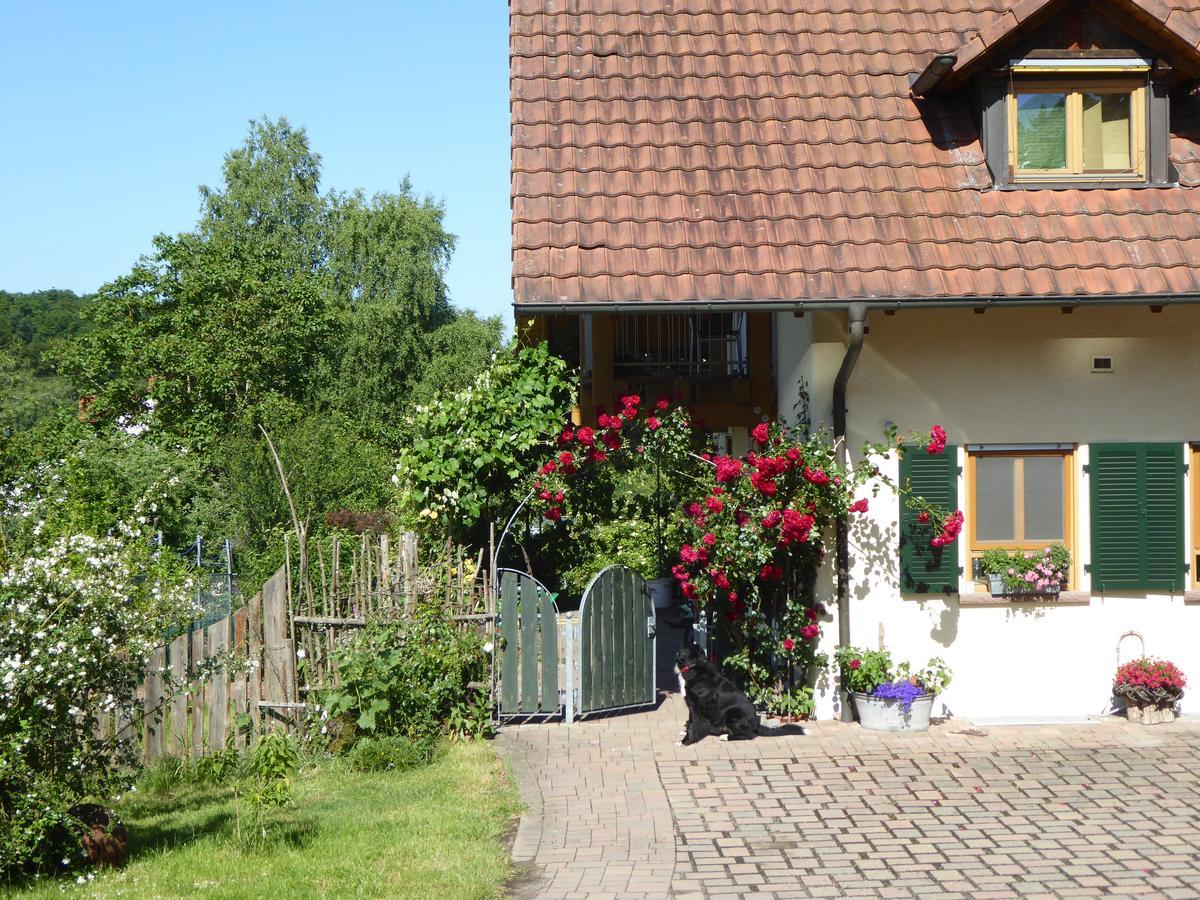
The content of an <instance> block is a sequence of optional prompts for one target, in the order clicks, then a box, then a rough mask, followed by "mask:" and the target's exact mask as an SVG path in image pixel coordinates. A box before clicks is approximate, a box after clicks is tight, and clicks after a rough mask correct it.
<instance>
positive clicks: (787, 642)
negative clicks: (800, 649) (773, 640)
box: [783, 638, 796, 653]
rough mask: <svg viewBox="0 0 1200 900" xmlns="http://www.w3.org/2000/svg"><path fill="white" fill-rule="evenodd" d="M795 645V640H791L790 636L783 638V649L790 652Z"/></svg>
mask: <svg viewBox="0 0 1200 900" xmlns="http://www.w3.org/2000/svg"><path fill="white" fill-rule="evenodd" d="M795 646H796V642H795V641H793V640H792V639H791V638H784V639H783V649H784V650H785V651H787V652H788V653H791V652H792V649H793V648H794V647H795Z"/></svg>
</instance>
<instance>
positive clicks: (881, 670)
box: [833, 647, 892, 694]
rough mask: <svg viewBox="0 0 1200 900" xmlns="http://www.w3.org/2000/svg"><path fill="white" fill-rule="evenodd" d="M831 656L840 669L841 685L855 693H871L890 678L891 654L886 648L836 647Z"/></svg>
mask: <svg viewBox="0 0 1200 900" xmlns="http://www.w3.org/2000/svg"><path fill="white" fill-rule="evenodd" d="M833 658H834V659H835V660H836V661H837V664H838V668H839V669H840V670H841V676H842V687H844V688H845V689H846V690H848V691H853V692H854V693H856V694H871V693H873V692H874V691H875V688H877V687H879V685H881V684H884V683H886V682H889V681H891V680H892V655H891V654H890V653H889V652H888V651H886V650H860V649H859V648H857V647H838V648H837V650H836V651H835V652H834V655H833ZM856 663H857V665H856Z"/></svg>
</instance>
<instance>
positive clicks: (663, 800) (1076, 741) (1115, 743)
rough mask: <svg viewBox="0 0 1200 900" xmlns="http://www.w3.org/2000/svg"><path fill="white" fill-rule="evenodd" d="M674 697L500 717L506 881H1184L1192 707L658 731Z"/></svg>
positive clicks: (1193, 808)
mask: <svg viewBox="0 0 1200 900" xmlns="http://www.w3.org/2000/svg"><path fill="white" fill-rule="evenodd" d="M683 717H684V710H683V706H682V703H681V702H680V700H679V698H678V697H674V696H672V697H670V698H668V699H667V700H666V701H665V702H664V703H663V704H662V705H661V706H660V708H659V709H657V710H655V711H654V712H651V713H644V714H637V715H628V716H616V717H612V718H608V719H601V720H597V721H592V722H583V723H579V724H576V725H574V726H571V727H567V726H564V725H556V724H550V725H523V726H518V727H513V728H505V729H504V731H503V732H502V734H501V736H500V738H499V739H498V745H499V747H500V749H501V752H502V753H504V754H505V755H506V756H507V757H508V758H509V759H510V761H511V763H512V767H513V771H514V772H515V773H516V775H517V781H518V786H519V788H520V790H521V795H522V798H523V799H524V800H525V803H526V806H527V811H526V814H525V815H524V817H523V819H522V822H521V826H520V828H519V830H518V834H517V837H516V840H515V843H514V847H513V855H514V859H515V860H516V861H518V862H519V863H521V864H522V866H523V869H522V871H523V874H524V873H525V872H526V871H527V870H529V869H530V867H532V869H533V872H532V873H531V874H530V876H529V877H526V878H523V879H522V882H521V885H520V886H519V887H516V888H515V892H516V894H517V896H519V897H535V896H536V897H574V896H579V897H591V898H595V897H603V896H613V897H621V898H629V900H636V898H647V900H649V898H656V900H657V898H663V900H666V898H668V897H671V898H684V897H686V898H697V900H698V898H701V897H715V896H722V897H725V896H746V897H760V898H761V897H779V898H786V897H813V896H818V897H825V896H827V897H840V896H847V897H851V896H857V897H872V896H878V897H892V898H906V897H920V898H925V897H945V898H950V897H994V898H1000V897H1009V898H1011V897H1022V898H1025V897H1038V896H1046V897H1069V896H1096V895H1099V894H1105V895H1109V896H1113V895H1115V896H1130V897H1132V896H1143V895H1154V896H1167V897H1176V896H1177V897H1196V896H1200V722H1195V721H1191V720H1181V721H1179V722H1176V723H1174V724H1173V725H1171V726H1170V727H1165V728H1158V729H1154V730H1153V731H1152V732H1151V731H1149V730H1145V729H1142V728H1140V727H1138V726H1133V725H1129V724H1127V723H1123V722H1120V723H1119V722H1112V723H1110V722H1105V723H1104V724H1100V725H1091V726H1061V725H1055V726H1038V727H1021V728H989V729H988V730H987V733H986V734H985V735H982V736H977V735H968V734H965V733H962V732H963V731H964V729H962V727H961V724H962V723H952V724H950V725H941V726H937V725H935V727H934V728H932V729H931V730H930V731H929V732H927V733H925V734H921V735H896V734H892V735H881V734H875V733H871V732H866V731H863V730H862V729H861V728H859V727H858V726H855V725H843V724H842V723H836V722H821V723H816V724H811V725H808V726H806V732H807V733H806V734H805V735H802V736H801V735H789V736H784V737H777V738H760V739H757V740H755V741H751V742H746V743H738V744H733V743H721V742H717V741H705V742H703V743H701V744H698V745H695V746H692V747H676V746H675V740H676V739H677V733H678V727H679V722H680V721H682V719H683Z"/></svg>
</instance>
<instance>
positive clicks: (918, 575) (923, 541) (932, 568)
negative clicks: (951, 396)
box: [900, 446, 963, 594]
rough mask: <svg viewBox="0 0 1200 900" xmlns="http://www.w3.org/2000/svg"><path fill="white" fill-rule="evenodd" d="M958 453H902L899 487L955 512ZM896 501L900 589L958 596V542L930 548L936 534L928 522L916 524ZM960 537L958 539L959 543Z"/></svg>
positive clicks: (914, 450)
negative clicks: (898, 528) (897, 507)
mask: <svg viewBox="0 0 1200 900" xmlns="http://www.w3.org/2000/svg"><path fill="white" fill-rule="evenodd" d="M958 474H959V470H958V451H957V448H955V447H949V446H948V447H946V450H945V452H943V453H939V454H937V455H936V456H931V455H930V454H929V453H927V452H926V451H925V448H924V447H914V448H911V449H910V450H902V451H901V455H900V486H901V487H902V488H903V487H906V486H908V487H910V488H911V490H912V494H913V496H917V497H923V498H925V500H927V501H928V502H930V503H932V504H935V505H936V506H940V507H942V508H943V509H946V510H949V511H953V510H956V509H958ZM904 500H905V498H904V497H901V498H900V590H901V591H902V592H903V593H906V594H933V593H946V594H954V593H958V576H959V573H960V571H961V570H960V568H959V565H958V542H957V541H955V542H954V543H953V544H949V545H947V546H945V547H931V546H929V540H930V538H932V537H933V536H934V534H935V533H936V532H935V531H934V528H933V525H932V524H931V523H925V524H922V523H921V522H918V521H917V511H916V510H912V509H909V508H908V506H907V505H906V504H905V502H904ZM962 539H963V538H961V537H960V538H959V540H962Z"/></svg>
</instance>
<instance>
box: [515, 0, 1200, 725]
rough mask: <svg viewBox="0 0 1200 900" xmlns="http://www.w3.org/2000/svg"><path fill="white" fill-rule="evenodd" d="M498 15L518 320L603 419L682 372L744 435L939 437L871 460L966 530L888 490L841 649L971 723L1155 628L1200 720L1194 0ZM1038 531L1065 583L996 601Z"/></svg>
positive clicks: (551, 0) (590, 2)
mask: <svg viewBox="0 0 1200 900" xmlns="http://www.w3.org/2000/svg"><path fill="white" fill-rule="evenodd" d="M511 13H512V15H511V52H512V108H513V130H512V139H513V196H512V200H513V256H514V275H513V284H514V295H515V306H516V318H517V321H518V323H529V324H527V326H526V327H528V328H529V330H530V331H531V333H532V334H534V335H535V336H539V335H540V336H543V337H546V338H547V339H549V340H551V342H552V343H553V344H555V346H556V349H558V350H559V351H560V352H563V353H564V354H565V355H567V356H568V357H570V358H572V359H573V360H574V361H576V362H578V364H579V366H580V368H581V371H582V372H583V373H584V378H585V385H586V386H585V391H584V397H583V407H584V408H583V410H582V411H581V412H582V415H583V416H584V417H587V418H590V417H591V416H592V415H593V414H594V411H595V408H596V407H597V406H605V405H606V406H608V408H610V409H611V408H612V398H613V397H615V396H618V395H619V394H620V393H622V392H623V391H624V390H627V389H637V390H641V391H645V392H647V393H651V395H653V393H652V392H654V391H656V390H661V389H662V388H664V387H666V388H669V389H670V390H672V391H673V392H675V393H678V394H681V395H683V396H685V397H686V399H687V400H688V401H689V402H690V403H691V404H692V405H693V406H694V407H695V408H696V411H697V415H698V417H700V418H701V419H703V420H705V422H706V423H707V425H708V427H710V428H712V429H713V430H715V431H718V432H721V433H723V434H725V435H726V436H727V438H726V439H727V442H728V445H729V447H730V449H731V450H733V451H734V452H738V451H740V450H743V449H745V447H746V433H747V429H748V428H749V427H752V426H753V425H754V424H756V423H757V422H759V421H762V420H763V419H765V418H770V417H773V416H778V417H779V418H781V419H783V420H785V421H790V422H792V423H794V424H799V423H810V424H811V425H812V426H813V427H818V426H821V425H825V426H830V427H837V428H839V429H844V432H845V435H846V443H847V446H848V447H851V448H854V447H858V446H861V444H862V443H863V441H864V440H874V439H877V438H878V437H879V436H880V435H881V433H882V432H883V431H884V429H885V428H886V427H888V425H889V424H895V425H896V426H898V427H899V428H900V429H901V431H904V430H907V429H911V428H919V427H928V426H929V425H930V424H932V423H935V422H936V423H938V424H941V425H942V426H944V427H945V428H946V430H947V431H948V432H949V434H950V441H951V447H950V448H949V449H950V452H949V453H947V454H946V455H945V456H944V457H940V458H938V460H939V462H936V463H935V462H933V461H932V459H933V458H931V460H920V461H917V460H915V459H914V460H909V461H906V462H902V461H900V460H899V459H895V458H893V459H890V460H889V461H888V462H887V463H886V464H885V466H884V474H886V475H889V476H890V477H891V478H892V479H893V480H904V479H911V481H912V483H913V485H914V486H920V487H921V490H922V492H924V493H926V494H928V495H929V496H930V497H931V499H932V498H933V497H934V495H936V498H937V499H939V500H941V501H942V502H944V503H946V504H947V505H951V506H954V507H956V508H960V509H962V510H963V512H964V515H965V523H966V524H965V527H964V529H963V534H962V536H961V537H960V538H959V540H958V541H957V542H956V543H955V544H954V545H952V546H951V547H948V548H946V549H945V551H944V552H940V553H936V554H935V553H933V552H931V550H930V548H929V547H928V545H927V542H924V543H923V542H922V541H921V539H920V538H919V536H917V535H918V533H917V532H916V531H915V530H914V528H915V524H914V522H912V521H909V514H908V512H907V511H906V510H905V509H902V507H901V504H900V503H899V502H898V500H897V499H896V498H895V496H894V495H890V494H889V493H888V492H886V491H882V492H880V494H879V495H878V496H877V497H876V498H874V499H873V501H872V505H871V509H870V512H869V514H868V515H867V516H865V517H861V518H859V519H857V520H855V522H854V523H852V528H851V531H850V572H849V579H848V591H847V594H848V596H847V597H846V599H845V601H844V602H843V604H842V607H841V608H842V613H843V615H848V618H847V621H848V623H849V629H850V639H851V642H852V643H854V644H857V645H860V646H861V645H866V646H872V647H874V646H879V645H881V644H882V645H886V646H887V647H888V649H890V650H891V651H892V652H893V654H894V656H896V657H898V658H908V659H912V660H914V661H915V662H918V663H922V662H924V660H925V659H927V658H929V657H931V656H940V657H942V658H944V659H945V660H946V661H947V662H948V663H949V664H950V666H951V667H952V668H953V670H954V673H955V683H954V684H953V685H952V686H951V688H950V689H949V690H948V691H947V692H946V694H945V695H944V696H943V697H942V698H941V700H942V702H943V703H944V705H945V706H946V707H947V708H948V709H949V710H950V711H952V712H954V713H955V714H958V715H962V716H965V717H968V718H972V719H974V720H977V721H984V722H986V721H992V720H1008V721H1013V720H1017V721H1036V720H1042V719H1074V718H1080V717H1084V716H1088V715H1093V714H1097V713H1101V712H1103V711H1104V710H1105V709H1106V708H1107V706H1108V704H1109V701H1110V698H1111V692H1110V687H1111V681H1112V676H1113V672H1114V671H1115V668H1116V666H1117V663H1118V661H1119V660H1120V661H1124V660H1127V659H1129V658H1131V657H1133V656H1137V655H1141V653H1142V652H1143V649H1144V651H1145V653H1147V654H1149V655H1153V656H1160V657H1165V658H1169V659H1171V660H1173V661H1174V662H1176V663H1177V664H1178V665H1180V666H1181V668H1183V670H1184V671H1185V673H1186V674H1188V675H1189V676H1190V677H1191V679H1192V680H1193V682H1194V684H1195V686H1196V689H1195V690H1194V691H1193V692H1192V693H1191V694H1189V695H1186V696H1185V698H1184V710H1185V712H1187V711H1189V710H1195V711H1200V703H1197V701H1196V698H1200V641H1197V640H1196V636H1197V635H1198V634H1200V585H1198V583H1197V578H1196V576H1197V571H1196V570H1197V568H1198V566H1200V479H1198V478H1197V477H1196V474H1195V473H1196V464H1197V463H1198V462H1200V457H1198V456H1197V449H1196V447H1197V444H1196V443H1194V442H1197V441H1200V402H1198V401H1197V399H1196V397H1197V393H1198V388H1200V119H1198V117H1197V99H1196V97H1195V96H1194V94H1195V90H1196V85H1197V83H1198V82H1197V79H1198V78H1200V3H1198V2H1196V0H1154V2H1151V0H1092V2H1078V0H1059V2H1033V0H1022V2H1008V0H934V2H932V3H916V2H910V0H882V2H870V3H869V2H865V0H772V2H770V3H767V2H765V0H729V2H722V3H716V2H714V0H638V2H635V0H539V2H536V3H534V2H532V0H513V2H512V5H511ZM839 373H840V375H841V377H840V378H839ZM839 407H841V408H840V409H839ZM839 413H843V414H844V415H839ZM843 418H844V422H843V421H842V420H843ZM937 466H941V468H940V469H939V468H937ZM931 467H933V468H931ZM1051 543H1062V544H1064V545H1065V546H1067V547H1068V549H1069V550H1070V552H1071V557H1072V565H1071V571H1070V573H1069V581H1068V584H1067V589H1066V590H1064V591H1063V592H1062V593H1061V594H1060V595H1059V596H1058V597H1057V598H1056V599H1040V600H1028V599H1021V600H1013V599H1012V598H1008V597H1004V596H1000V597H996V596H993V595H992V594H991V593H990V592H989V590H988V587H987V584H986V580H985V579H984V578H983V576H982V573H981V572H980V569H979V565H980V563H979V560H980V558H981V556H982V555H983V553H985V552H986V551H987V550H989V549H995V548H1004V549H1010V550H1011V549H1017V550H1029V551H1035V550H1036V551H1040V550H1041V548H1043V547H1044V546H1046V545H1048V544H1051ZM823 590H824V591H825V593H826V595H827V598H828V603H827V605H828V606H829V608H830V609H831V610H834V609H836V608H837V604H836V603H835V595H836V591H835V585H834V579H833V575H832V573H831V572H830V573H829V576H828V579H827V583H826V584H825V585H824V587H823ZM825 633H826V635H827V636H828V637H827V638H826V640H827V642H828V643H829V647H828V648H827V649H832V648H833V646H834V645H835V644H836V642H837V634H838V628H837V627H827V628H826V629H825ZM837 703H838V700H837V695H836V691H835V690H834V689H833V687H832V686H830V687H827V688H826V689H825V690H824V691H823V693H822V696H821V700H820V706H819V714H820V715H823V716H830V715H835V714H837V712H838V710H837Z"/></svg>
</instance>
